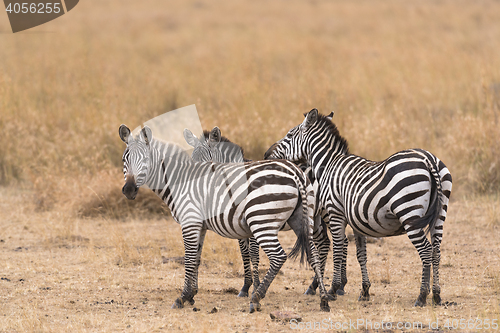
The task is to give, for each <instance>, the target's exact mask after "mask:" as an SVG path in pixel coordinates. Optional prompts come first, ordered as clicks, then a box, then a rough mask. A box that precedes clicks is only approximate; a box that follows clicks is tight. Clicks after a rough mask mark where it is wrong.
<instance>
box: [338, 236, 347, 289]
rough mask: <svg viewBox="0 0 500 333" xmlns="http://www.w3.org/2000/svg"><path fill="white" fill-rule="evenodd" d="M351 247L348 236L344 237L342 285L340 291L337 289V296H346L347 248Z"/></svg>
mask: <svg viewBox="0 0 500 333" xmlns="http://www.w3.org/2000/svg"><path fill="white" fill-rule="evenodd" d="M348 245H349V240H348V239H347V236H346V237H344V248H343V249H342V270H341V277H340V279H341V285H340V289H337V295H340V296H342V295H345V290H344V288H345V285H346V284H347V246H348Z"/></svg>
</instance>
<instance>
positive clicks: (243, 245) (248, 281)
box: [238, 238, 252, 297]
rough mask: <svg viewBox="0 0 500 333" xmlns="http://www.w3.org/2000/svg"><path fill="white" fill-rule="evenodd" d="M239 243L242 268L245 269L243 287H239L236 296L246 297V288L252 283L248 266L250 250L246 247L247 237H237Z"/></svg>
mask: <svg viewBox="0 0 500 333" xmlns="http://www.w3.org/2000/svg"><path fill="white" fill-rule="evenodd" d="M238 244H239V245H240V252H241V258H242V259H243V269H244V271H245V278H244V280H243V287H242V288H241V291H240V293H239V294H238V297H248V289H250V286H251V285H252V269H251V267H250V251H249V249H248V238H246V239H238Z"/></svg>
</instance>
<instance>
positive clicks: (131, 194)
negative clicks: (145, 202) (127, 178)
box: [122, 183, 139, 200]
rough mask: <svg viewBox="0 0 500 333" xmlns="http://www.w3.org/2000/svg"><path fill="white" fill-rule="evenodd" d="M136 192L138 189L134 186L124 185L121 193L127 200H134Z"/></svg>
mask: <svg viewBox="0 0 500 333" xmlns="http://www.w3.org/2000/svg"><path fill="white" fill-rule="evenodd" d="M138 190H139V188H138V187H137V186H135V185H134V184H131V183H126V184H125V185H124V186H123V188H122V193H123V194H124V195H125V196H126V197H127V199H129V200H134V199H135V196H136V195H137V192H138Z"/></svg>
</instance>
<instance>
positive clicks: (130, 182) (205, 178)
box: [119, 109, 452, 312]
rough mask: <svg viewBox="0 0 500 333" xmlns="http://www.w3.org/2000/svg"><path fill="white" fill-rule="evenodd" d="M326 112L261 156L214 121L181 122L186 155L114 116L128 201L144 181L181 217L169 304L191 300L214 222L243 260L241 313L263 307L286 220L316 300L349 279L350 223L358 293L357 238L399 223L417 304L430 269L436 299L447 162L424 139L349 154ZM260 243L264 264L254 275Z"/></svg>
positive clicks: (323, 304) (324, 300) (384, 232)
mask: <svg viewBox="0 0 500 333" xmlns="http://www.w3.org/2000/svg"><path fill="white" fill-rule="evenodd" d="M332 117H333V113H332V114H330V115H328V116H323V115H321V114H319V113H318V110H316V109H313V110H311V111H310V112H308V113H307V114H306V115H305V119H304V121H303V122H302V123H301V124H300V125H298V126H296V127H294V128H292V129H291V130H290V131H289V132H288V133H287V135H286V136H285V137H284V138H283V139H281V140H280V141H278V142H276V143H275V144H273V145H272V146H271V147H270V148H269V150H268V151H267V152H266V153H265V156H264V158H265V159H264V160H262V161H254V162H252V161H249V160H246V159H244V156H243V150H242V149H241V147H239V146H238V145H236V144H233V143H231V142H230V141H229V140H227V139H225V138H223V137H222V136H221V133H220V130H219V129H218V128H217V127H216V128H214V129H213V130H212V131H211V132H205V133H204V134H203V135H202V136H201V137H200V138H197V137H196V136H194V135H193V134H192V133H191V132H190V131H189V130H185V131H184V137H185V139H186V141H187V142H188V144H190V145H191V146H193V147H194V151H193V153H192V156H191V157H190V156H189V155H188V154H187V153H186V152H185V151H184V150H183V149H182V148H180V147H179V146H177V145H174V144H171V143H167V142H163V141H161V140H159V139H156V138H155V137H154V136H153V133H152V131H151V129H149V128H148V127H144V128H143V129H142V130H141V131H140V132H139V134H138V135H136V136H134V135H132V134H131V132H130V130H129V129H128V128H127V127H126V126H125V125H121V126H120V128H119V134H120V138H121V139H122V140H123V141H124V142H125V143H126V144H127V146H126V149H125V151H124V153H123V158H122V159H123V163H124V167H123V172H124V176H125V185H124V186H123V189H122V192H123V194H124V195H125V196H126V197H127V198H128V199H134V198H135V197H136V195H137V192H138V188H139V187H140V186H142V185H147V186H148V187H149V188H150V189H152V190H153V192H155V193H156V194H157V195H158V196H159V197H160V198H162V200H163V201H164V202H165V203H166V204H167V205H168V207H169V208H170V211H171V213H172V216H173V218H174V219H175V221H176V222H177V223H179V224H180V226H181V230H182V236H183V240H184V248H185V279H184V288H183V291H182V293H181V296H180V297H179V298H177V299H176V301H175V302H174V304H173V306H172V307H173V308H182V307H183V306H184V304H185V303H186V302H187V303H189V304H191V305H192V304H194V296H195V295H196V293H197V291H198V267H199V264H200V257H201V251H202V247H203V241H204V237H205V234H206V231H207V230H212V231H214V232H216V233H217V234H219V235H221V236H223V237H227V238H234V239H238V240H239V245H240V250H241V254H242V258H243V262H244V270H245V275H244V276H245V278H244V285H243V288H242V289H241V291H240V294H239V296H248V290H249V288H250V286H251V285H252V283H253V286H254V289H253V293H252V295H251V300H250V312H254V311H256V310H260V300H261V299H262V298H264V297H265V295H266V292H267V290H268V288H269V285H270V284H271V282H272V281H273V279H274V278H275V276H276V275H277V273H278V272H279V270H280V268H281V267H282V265H283V264H284V262H285V261H286V259H287V255H286V253H285V252H284V250H283V248H282V247H281V244H280V242H279V240H278V237H277V236H278V231H280V230H290V229H291V230H293V231H294V233H295V234H296V235H297V241H296V243H295V245H294V247H293V249H292V250H291V252H290V253H289V255H288V257H296V256H297V255H299V254H300V255H301V261H302V260H303V259H304V258H307V260H308V262H309V264H310V265H311V267H312V268H313V270H314V272H315V277H314V280H313V282H312V283H311V285H310V286H309V288H308V289H307V291H306V294H315V293H316V288H317V287H319V293H320V298H321V300H320V309H321V310H323V311H329V309H330V308H329V304H328V301H329V300H334V299H335V298H336V295H337V294H340V295H341V294H343V288H344V285H345V284H346V283H347V277H346V256H347V238H346V236H345V227H346V226H347V224H349V225H350V226H351V227H352V229H353V231H354V234H355V240H356V249H357V250H356V254H357V259H358V262H359V264H360V267H361V273H362V290H361V294H360V297H359V300H361V301H363V300H369V297H370V294H369V288H370V280H369V278H368V273H367V268H366V262H367V257H366V236H373V237H389V236H396V235H401V234H404V233H406V234H407V235H408V237H409V238H410V241H411V242H412V244H413V245H414V246H415V248H416V249H417V251H418V254H419V256H420V259H421V261H422V282H421V287H420V294H419V296H418V298H417V300H416V302H415V306H424V305H425V304H426V298H427V296H428V294H429V293H430V278H431V277H430V275H431V267H432V273H433V286H432V294H433V296H432V301H433V303H434V304H441V296H440V291H441V290H440V286H439V263H440V244H441V240H442V236H443V224H444V220H445V218H446V211H447V205H448V201H449V197H450V193H451V186H452V180H451V175H450V173H449V171H448V169H447V168H446V166H445V165H444V163H443V162H442V161H440V160H439V159H438V158H437V157H435V156H434V155H432V154H431V153H429V152H427V151H425V150H421V149H410V150H405V151H401V152H398V153H396V154H394V155H392V156H390V157H389V158H387V159H386V160H384V161H382V162H373V161H369V160H366V159H364V158H362V157H359V156H355V155H352V154H350V153H349V150H348V146H347V142H346V140H345V139H343V138H342V137H341V136H340V134H339V131H338V129H337V127H336V126H335V125H334V124H333V122H332ZM221 142H222V144H221ZM295 163H298V164H299V166H297V165H296V164H295ZM327 229H329V230H330V234H331V237H332V243H333V258H334V273H333V280H332V285H331V288H330V290H329V291H328V292H327V291H326V289H325V286H324V283H323V275H324V271H325V264H326V258H327V255H328V251H329V248H330V240H329V238H328V235H327ZM427 234H430V242H429V240H428V239H427ZM259 247H260V248H262V249H263V251H264V253H266V255H267V256H268V258H269V262H270V267H269V269H268V271H267V273H266V275H265V277H264V278H263V280H262V281H260V279H259V273H258V263H259ZM250 263H251V266H252V269H251V268H250Z"/></svg>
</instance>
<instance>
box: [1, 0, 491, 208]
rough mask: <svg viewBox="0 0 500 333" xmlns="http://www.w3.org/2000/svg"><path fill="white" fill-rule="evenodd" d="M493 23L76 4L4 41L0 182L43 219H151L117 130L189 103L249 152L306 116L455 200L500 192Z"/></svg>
mask: <svg viewBox="0 0 500 333" xmlns="http://www.w3.org/2000/svg"><path fill="white" fill-rule="evenodd" d="M497 22H500V3H499V2H496V1H475V2H470V1H458V2H457V1H440V2H435V1H430V0H429V1H420V2H418V3H407V2H400V1H395V0H384V1H377V2H376V3H374V2H370V1H356V2H351V1H337V2H327V1H319V0H313V1H307V2H304V1H286V2H285V1H275V2H272V3H265V4H264V3H261V2H259V1H257V2H249V1H231V2H225V1H211V2H208V1H192V2H185V1H170V2H168V3H165V2H163V1H158V0H149V1H141V2H137V1H118V0H112V1H106V2H89V1H84V2H80V3H79V4H78V6H77V7H76V8H75V9H74V10H73V11H71V12H70V13H69V14H67V15H64V16H63V17H61V18H59V19H57V20H55V21H53V22H51V23H49V24H46V25H43V26H40V27H38V28H35V29H32V30H30V31H28V32H25V33H18V34H8V33H2V34H1V35H0V112H1V116H0V132H1V133H2V135H1V139H0V140H1V141H0V184H1V185H12V186H21V187H28V188H32V189H34V190H35V193H36V194H35V197H34V198H33V200H34V201H35V203H36V204H37V207H38V209H40V210H47V209H51V208H54V207H57V208H58V209H63V208H64V209H67V210H68V211H70V212H80V213H81V214H83V215H92V214H94V213H97V214H104V213H105V214H108V215H109V216H110V217H115V218H120V217H122V216H124V214H125V215H127V216H128V215H129V214H131V213H133V212H136V211H137V209H141V212H143V211H152V212H155V209H156V208H151V209H150V208H148V207H154V206H155V205H156V203H157V202H155V201H154V200H156V199H154V198H152V197H150V196H148V197H146V196H144V197H145V199H144V201H143V202H139V203H129V202H126V201H125V200H123V198H122V197H121V194H120V185H121V183H122V175H121V158H120V157H121V154H122V151H123V148H124V147H123V143H122V142H121V141H120V139H119V138H118V135H117V129H118V126H119V125H120V124H121V123H125V124H127V125H129V126H131V127H135V126H137V125H139V124H140V123H142V122H143V121H146V120H148V119H150V118H152V117H154V116H156V115H159V114H162V113H164V112H166V111H170V110H172V109H175V108H177V107H181V106H185V105H189V104H193V103H195V104H196V106H197V108H198V111H199V114H200V118H201V121H202V125H203V126H204V127H205V128H211V127H212V126H214V125H218V126H220V127H221V129H222V131H223V134H224V135H226V136H228V137H229V138H233V140H234V141H235V142H237V143H239V144H241V145H242V146H243V147H244V148H245V151H246V152H247V154H248V157H249V158H254V159H256V158H260V157H261V156H262V154H263V152H264V151H265V150H266V149H267V147H268V146H269V145H271V144H272V143H273V142H274V141H276V140H277V139H279V138H281V137H282V136H283V135H284V134H285V133H286V131H287V130H288V129H289V128H291V127H292V126H295V125H296V124H298V123H299V122H300V121H301V120H302V115H301V114H302V113H303V112H306V111H308V110H310V109H311V108H313V107H316V108H318V109H319V110H320V111H323V112H324V113H327V112H330V111H331V110H335V112H336V113H335V117H334V121H335V123H336V124H337V125H338V127H339V128H340V131H341V133H342V134H343V135H344V136H345V137H346V138H347V139H348V141H349V143H350V147H351V151H352V152H353V153H355V154H358V155H362V156H365V157H367V158H370V159H376V160H377V159H383V158H385V157H387V156H388V155H390V154H391V153H393V152H395V151H397V150H400V149H404V148H410V147H420V148H425V149H428V150H430V151H432V152H434V153H435V154H436V155H437V156H439V157H440V158H441V159H442V160H443V161H444V162H445V163H446V164H447V165H448V167H449V169H450V170H451V172H452V175H453V176H454V196H455V195H462V196H463V195H469V194H471V193H473V194H485V193H489V194H498V189H499V186H500V128H499V124H498V117H499V109H500V57H499V56H498V55H499V54H500V26H499V25H498V23H497ZM0 30H1V31H3V32H7V31H9V27H8V22H7V20H6V18H4V19H2V20H0ZM144 192H146V191H144ZM144 207H146V208H144Z"/></svg>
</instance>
